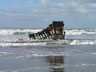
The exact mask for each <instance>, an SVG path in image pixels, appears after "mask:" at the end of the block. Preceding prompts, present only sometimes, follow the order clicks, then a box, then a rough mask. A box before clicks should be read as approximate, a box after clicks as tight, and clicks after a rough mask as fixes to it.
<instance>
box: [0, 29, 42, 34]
mask: <svg viewBox="0 0 96 72" xmlns="http://www.w3.org/2000/svg"><path fill="white" fill-rule="evenodd" d="M40 30H41V29H0V35H10V34H20V33H21V34H22V33H24V34H26V33H36V32H38V31H40Z"/></svg>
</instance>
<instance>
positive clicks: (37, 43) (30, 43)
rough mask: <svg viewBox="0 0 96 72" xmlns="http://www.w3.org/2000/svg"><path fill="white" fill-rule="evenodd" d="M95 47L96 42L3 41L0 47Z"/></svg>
mask: <svg viewBox="0 0 96 72" xmlns="http://www.w3.org/2000/svg"><path fill="white" fill-rule="evenodd" d="M40 45H41V46H46V45H96V40H43V41H42V40H41V41H40V40H36V41H35V40H34V41H4V42H0V46H40Z"/></svg>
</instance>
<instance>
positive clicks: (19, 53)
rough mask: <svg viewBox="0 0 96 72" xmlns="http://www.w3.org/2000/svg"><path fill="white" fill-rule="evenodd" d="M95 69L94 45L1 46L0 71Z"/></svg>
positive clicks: (82, 71)
mask: <svg viewBox="0 0 96 72" xmlns="http://www.w3.org/2000/svg"><path fill="white" fill-rule="evenodd" d="M95 71H96V48H95V46H94V45H84V46H81V45H80V46H79V45H78V46H69V45H65V46H60V45H59V46H58V45H57V46H56V45H55V46H52V45H51V46H9V47H0V72H95Z"/></svg>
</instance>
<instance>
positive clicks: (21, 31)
mask: <svg viewBox="0 0 96 72" xmlns="http://www.w3.org/2000/svg"><path fill="white" fill-rule="evenodd" d="M40 30H42V29H0V35H12V34H13V35H18V34H29V33H36V32H38V31H40ZM65 32H66V35H96V29H67V30H65Z"/></svg>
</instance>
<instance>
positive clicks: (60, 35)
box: [29, 21, 65, 40]
mask: <svg viewBox="0 0 96 72" xmlns="http://www.w3.org/2000/svg"><path fill="white" fill-rule="evenodd" d="M29 38H30V39H40V40H44V39H53V40H57V39H65V31H64V23H63V21H53V23H52V24H50V25H49V26H48V27H47V28H45V29H43V30H41V31H39V32H37V33H34V34H29Z"/></svg>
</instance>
